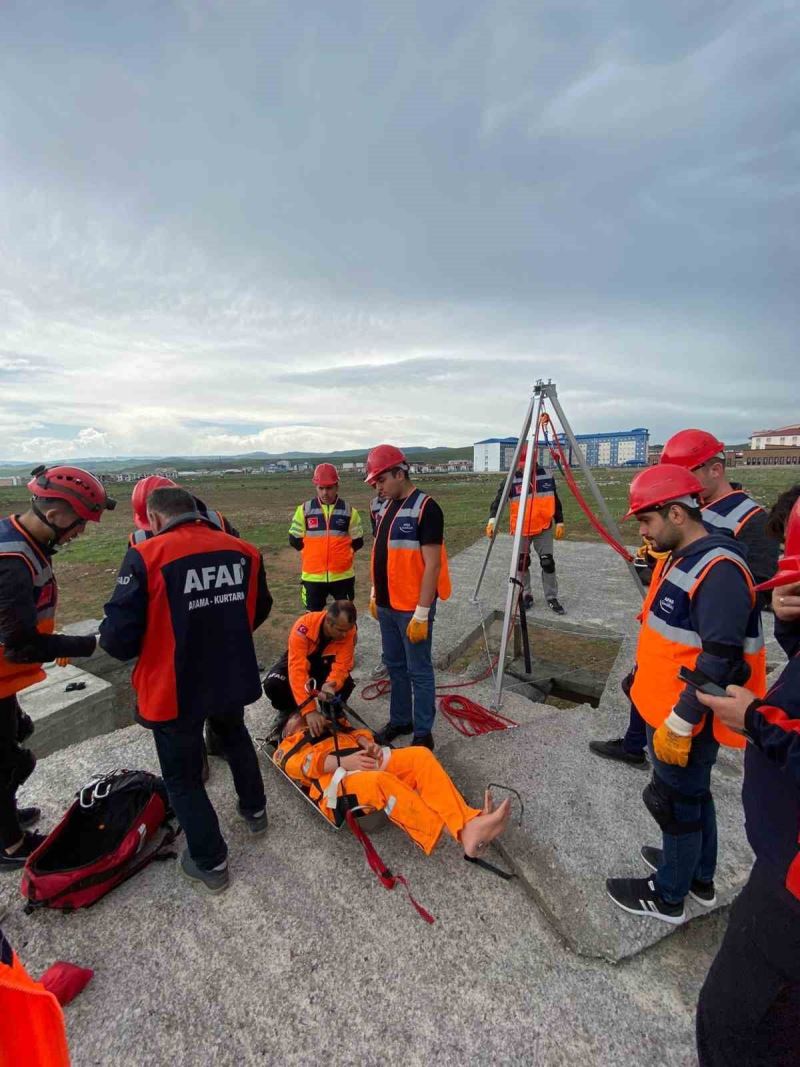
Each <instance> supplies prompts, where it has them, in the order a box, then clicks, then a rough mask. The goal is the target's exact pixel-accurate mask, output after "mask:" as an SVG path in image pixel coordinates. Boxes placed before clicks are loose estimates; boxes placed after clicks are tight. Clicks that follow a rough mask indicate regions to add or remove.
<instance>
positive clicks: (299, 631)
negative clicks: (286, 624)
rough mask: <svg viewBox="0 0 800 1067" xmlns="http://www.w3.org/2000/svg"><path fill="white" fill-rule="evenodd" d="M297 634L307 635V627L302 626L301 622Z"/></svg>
mask: <svg viewBox="0 0 800 1067" xmlns="http://www.w3.org/2000/svg"><path fill="white" fill-rule="evenodd" d="M297 632H298V633H299V634H307V633H308V627H307V626H304V625H303V623H302V622H301V623H300V625H299V626H298V627H297Z"/></svg>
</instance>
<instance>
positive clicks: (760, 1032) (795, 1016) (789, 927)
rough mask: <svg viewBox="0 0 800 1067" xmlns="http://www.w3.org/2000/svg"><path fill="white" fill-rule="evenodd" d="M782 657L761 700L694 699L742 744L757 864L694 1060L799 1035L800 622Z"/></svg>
mask: <svg viewBox="0 0 800 1067" xmlns="http://www.w3.org/2000/svg"><path fill="white" fill-rule="evenodd" d="M758 588H760V589H761V590H762V591H764V592H767V591H770V590H772V599H773V602H774V603H775V607H776V609H777V608H778V607H779V606H782V605H781V603H780V602H781V600H782V599H784V598H786V597H787V595H788V594H789V591H790V590H795V591H797V590H799V589H800V502H797V503H795V505H794V508H793V510H792V512H791V514H790V516H789V520H788V522H787V524H786V547H785V552H784V555H783V557H782V558H781V560H780V563H779V565H778V573H777V574H776V575H775V577H774V578H772V579H770V580H769V581H767V582H764V583H763V584H762V585H761V586H760V587H758ZM776 637H778V638H779V640H780V642H781V645H782V646H783V649H784V651H785V652H786V654H787V656H789V662H788V663H787V664H786V666H785V667H784V669H783V672H782V674H781V675H780V677H779V678H778V680H777V681H776V682H775V684H774V685H773V686H772V687H771V688H770V690H769V692H768V693H767V694H766V696H764V697H763V699H762V698H761V695H760V694H759V693H758V691H757V690H754V688H753V687H752V686H751V685H749V686H748V688H744V687H743V686H739V685H729V686H728V687H727V690H726V694H727V695H725V696H708V695H706V694H704V693H699V694H698V698H699V700H700V702H701V703H702V704H704V705H705V706H706V707H707V708H710V709H711V711H712V712H713V714H714V716H715V717H716V718H717V719H718V720H719V721H720V722H723V723H725V725H726V727H728V729H731V730H735V731H736V732H737V733H741V734H742V735H743V737H744V738H746V740H747V742H748V744H747V748H746V750H745V756H744V786H743V789H742V802H743V804H744V814H745V826H746V828H747V838H748V841H749V842H750V847H751V848H752V849H753V852H754V853H755V864H754V866H753V869H752V871H751V872H750V879H749V881H748V882H747V885H746V886H745V887H744V889H743V890H742V892H741V893H740V895H739V896H738V898H737V900H736V902H735V904H734V905H733V908H732V910H731V914H730V919H729V921H728V928H727V930H726V931H725V937H724V939H723V942H722V945H721V947H720V950H719V952H718V953H717V956H716V959H715V960H714V962H713V963H712V965H711V969H710V971H709V972H708V976H707V977H706V980H705V983H704V985H703V988H702V989H701V991H700V999H699V1001H698V1005H697V1050H698V1054H699V1057H700V1064H701V1067H722V1065H727V1064H747V1063H756V1062H757V1063H787V1064H789V1063H796V1062H797V1060H798V1034H800V841H799V840H798V826H800V620H795V621H794V622H793V623H791V624H787V625H786V626H785V627H784V628H783V629H782V630H779V629H778V628H777V627H776Z"/></svg>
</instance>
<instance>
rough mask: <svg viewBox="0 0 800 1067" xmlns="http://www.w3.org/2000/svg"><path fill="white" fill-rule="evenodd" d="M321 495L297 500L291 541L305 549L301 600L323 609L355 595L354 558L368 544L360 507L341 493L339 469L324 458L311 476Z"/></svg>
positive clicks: (302, 557) (304, 604) (308, 609)
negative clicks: (354, 505)
mask: <svg viewBox="0 0 800 1067" xmlns="http://www.w3.org/2000/svg"><path fill="white" fill-rule="evenodd" d="M311 481H312V483H313V484H314V485H315V486H316V489H317V492H316V496H314V497H312V498H311V500H306V502H305V503H304V504H298V505H297V508H296V510H295V513H294V515H293V516H292V523H291V526H290V527H289V544H290V545H291V546H292V548H294V549H295V550H296V551H297V552H300V553H301V567H302V573H301V575H300V585H301V595H300V599H301V600H302V602H303V606H304V607H305V608H306V610H307V611H322V609H323V608H324V607H325V605H326V604H327V602H328V597H331V598H332V599H333V600H355V595H356V572H355V570H354V569H353V558H354V555H355V553H356V552H358V550H359V549H360V548H363V547H364V530H363V527H362V525H361V516H360V515H359V513H358V511H357V510H356V509H355V508H354V507H353V506H352V505H351V504H348V503H347V501H346V500H343V499H342V498H341V497H340V496H339V472H338V471H337V469H336V468H335V467H334V465H333V464H332V463H320V464H319V465H318V466H317V467H316V468H315V469H314V475H313V477H312V479H311Z"/></svg>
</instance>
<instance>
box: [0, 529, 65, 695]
mask: <svg viewBox="0 0 800 1067" xmlns="http://www.w3.org/2000/svg"><path fill="white" fill-rule="evenodd" d="M3 556H6V557H8V558H13V557H16V558H17V559H22V560H23V561H24V562H25V564H26V566H27V567H28V569H29V571H30V573H31V581H32V582H33V588H34V595H35V597H36V629H37V630H38V631H39V633H41V634H51V633H52V632H53V629H54V627H55V614H56V604H57V602H58V585H57V584H56V578H55V575H54V574H53V568H52V566H51V564H50V560H49V559H48V557H47V556H46V555H45V553H44V552H43V551H42V549H40V548H38V547H37V546H36V545H35V544H34V543H33V542H32V541H31V539H30V538H29V536H28V535H27V534H26V533H25V531H24V530H23V528H22V527H21V526H20V525H19V523H18V522H17V521H16V519H14V518H13V516H9V517H8V518H6V519H2V520H0V557H3ZM45 677H46V675H45V673H44V671H43V670H42V667H41V664H39V663H9V662H8V661H7V660H6V658H5V656H4V655H3V649H2V645H0V697H7V696H12V695H13V694H14V693H18V692H19V691H20V690H21V689H27V687H28V686H29V685H34V684H35V683H36V682H41V681H42V680H43V679H44V678H45Z"/></svg>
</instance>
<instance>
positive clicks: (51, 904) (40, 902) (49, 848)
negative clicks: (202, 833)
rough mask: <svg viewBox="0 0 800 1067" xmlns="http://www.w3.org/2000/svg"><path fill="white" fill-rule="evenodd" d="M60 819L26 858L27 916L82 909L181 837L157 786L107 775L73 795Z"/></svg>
mask: <svg viewBox="0 0 800 1067" xmlns="http://www.w3.org/2000/svg"><path fill="white" fill-rule="evenodd" d="M76 798H77V799H76V800H75V801H74V802H73V803H72V805H71V806H70V808H69V809H68V810H67V812H66V814H65V815H64V818H63V819H62V820H61V822H60V823H59V824H58V826H56V827H55V829H54V830H53V831H52V832H51V833H50V834H48V836H47V837H46V838H45V840H44V841H43V842H42V843H41V845H39V847H38V848H37V849H36V851H35V852H33V853H31V855H30V857H29V859H28V862H27V863H26V864H25V868H24V870H23V874H22V886H21V890H22V895H23V896H24V897H25V898H26V899H27V901H28V903H27V904H26V906H25V911H26V912H27V913H30V912H32V911H35V910H36V909H37V908H59V909H61V910H64V911H73V910H74V909H76V908H87V907H89V906H90V905H91V904H94V903H95V901H97V900H99V899H100V898H101V897H103V896H105V895H106V893H108V892H110V891H111V890H112V889H113V888H114V887H115V886H118V885H120V884H121V883H122V882H124V881H126V880H127V879H128V878H130V877H131V876H132V875H134V874H136V873H137V871H140V870H142V869H143V868H144V867H146V866H147V865H148V864H149V863H152V861H153V860H163V859H174V857H175V853H174V852H167V851H165V850H166V849H167V848H168V847H169V846H170V845H171V844H172V843H173V841H174V840H175V838H176V837H177V836H178V834H179V833H180V827H178V826H177V825H173V823H172V822H171V819H172V814H173V813H172V810H171V808H170V806H169V801H168V799H167V791H166V788H165V787H164V783H163V781H162V780H161V779H160V778H158V777H156V775H154V774H149V773H148V772H147V771H125V770H118V771H112V772H111V774H106V775H102V776H99V777H96V778H93V779H92V781H90V782H89V783H88V784H87V785H85V786H84V787H83V789H81V790H80V792H78V793H76Z"/></svg>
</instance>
